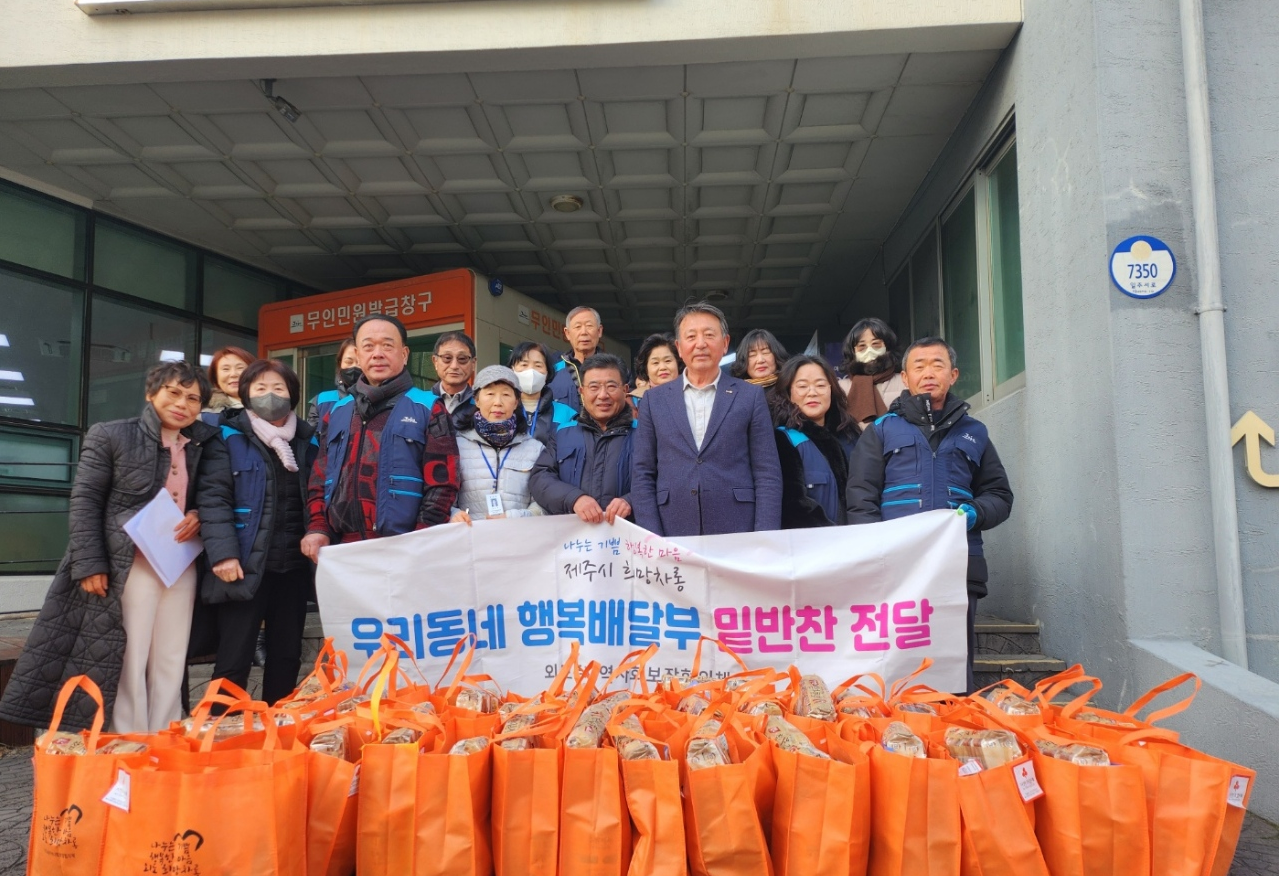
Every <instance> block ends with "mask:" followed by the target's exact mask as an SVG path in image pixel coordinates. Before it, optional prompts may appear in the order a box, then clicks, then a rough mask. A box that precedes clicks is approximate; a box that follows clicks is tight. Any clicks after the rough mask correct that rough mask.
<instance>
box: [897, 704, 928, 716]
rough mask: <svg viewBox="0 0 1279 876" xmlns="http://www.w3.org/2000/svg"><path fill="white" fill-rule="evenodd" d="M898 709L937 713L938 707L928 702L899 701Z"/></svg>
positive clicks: (920, 712) (918, 712)
mask: <svg viewBox="0 0 1279 876" xmlns="http://www.w3.org/2000/svg"><path fill="white" fill-rule="evenodd" d="M897 708H898V710H900V711H902V712H915V713H916V714H919V715H936V714H937V709H936V708H934V707H933V706H930V705H928V703H898V704H897Z"/></svg>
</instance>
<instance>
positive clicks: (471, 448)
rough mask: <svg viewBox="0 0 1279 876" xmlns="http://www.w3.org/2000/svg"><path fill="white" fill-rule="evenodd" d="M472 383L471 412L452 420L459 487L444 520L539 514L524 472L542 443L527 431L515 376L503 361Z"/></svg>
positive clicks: (532, 461)
mask: <svg viewBox="0 0 1279 876" xmlns="http://www.w3.org/2000/svg"><path fill="white" fill-rule="evenodd" d="M474 388H475V413H474V414H472V415H471V416H470V417H468V418H463V419H458V418H455V419H454V423H453V425H454V427H455V428H456V429H457V449H458V456H459V462H460V469H461V474H462V486H461V489H460V490H459V491H458V496H457V507H456V508H455V509H453V516H452V517H451V518H450V522H452V523H458V522H461V523H466V524H468V525H469V524H470V523H471V521H472V520H476V519H481V520H483V519H490V520H491V519H493V518H498V517H533V516H540V515H541V514H543V513H544V512H543V511H542V509H541V508H539V507H538V505H537V503H536V502H534V501H533V497H532V496H531V495H530V493H529V475H530V474H532V471H533V465H534V463H536V462H537V458H538V456H539V455H540V454H541V452H542V442H541V441H538V440H537V439H536V438H534V437H533V436H532V435H530V434H529V433H528V421H527V420H525V419H524V406H523V405H522V404H520V380H519V378H518V377H517V376H516V374H515V372H514V371H512V370H511V369H510V368H507V367H506V366H504V365H490V366H488V367H487V368H485V369H484V370H483V371H481V372H480V373H479V374H478V375H476V377H475V387H474Z"/></svg>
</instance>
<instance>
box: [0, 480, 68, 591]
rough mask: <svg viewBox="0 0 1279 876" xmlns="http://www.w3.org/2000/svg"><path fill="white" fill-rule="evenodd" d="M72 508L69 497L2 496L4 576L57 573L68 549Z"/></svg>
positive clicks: (1, 568)
mask: <svg viewBox="0 0 1279 876" xmlns="http://www.w3.org/2000/svg"><path fill="white" fill-rule="evenodd" d="M69 507H70V500H69V499H68V498H67V497H65V496H29V495H24V494H22V493H0V520H3V521H4V525H3V526H0V572H3V573H8V574H39V573H51V572H54V571H56V570H57V568H58V562H59V560H61V559H62V555H63V553H65V552H66V549H67V511H68V509H69Z"/></svg>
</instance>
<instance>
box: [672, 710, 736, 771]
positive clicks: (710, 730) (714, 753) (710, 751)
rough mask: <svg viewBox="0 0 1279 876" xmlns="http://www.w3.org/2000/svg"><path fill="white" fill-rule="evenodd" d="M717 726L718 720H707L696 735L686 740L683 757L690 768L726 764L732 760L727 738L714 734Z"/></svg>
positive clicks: (718, 724)
mask: <svg viewBox="0 0 1279 876" xmlns="http://www.w3.org/2000/svg"><path fill="white" fill-rule="evenodd" d="M719 728H720V722H719V721H715V720H710V721H707V722H706V723H705V724H703V725H702V728H701V729H700V730H699V731H698V735H696V736H694V737H693V738H692V739H690V740H688V748H687V750H686V753H685V758H684V759H685V762H686V763H687V764H688V768H689V769H690V770H704V769H707V768H708V767H717V766H727V765H728V764H730V763H732V762H733V761H732V758H730V757H729V754H728V740H727V739H725V738H724V737H723V735H722V734H721V735H716V731H718V730H719Z"/></svg>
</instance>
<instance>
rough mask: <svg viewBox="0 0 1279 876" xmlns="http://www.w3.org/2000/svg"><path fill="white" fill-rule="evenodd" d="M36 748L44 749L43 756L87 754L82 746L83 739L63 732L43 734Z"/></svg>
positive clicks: (86, 750)
mask: <svg viewBox="0 0 1279 876" xmlns="http://www.w3.org/2000/svg"><path fill="white" fill-rule="evenodd" d="M36 746H37V747H38V748H42V749H44V753H45V754H88V753H89V750H88V749H87V748H85V746H84V737H82V736H81V735H80V734H79V733H68V732H66V731H64V730H54V731H53V732H52V733H45V734H44V735H43V736H41V737H40V739H39V740H38V741H37V742H36Z"/></svg>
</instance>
